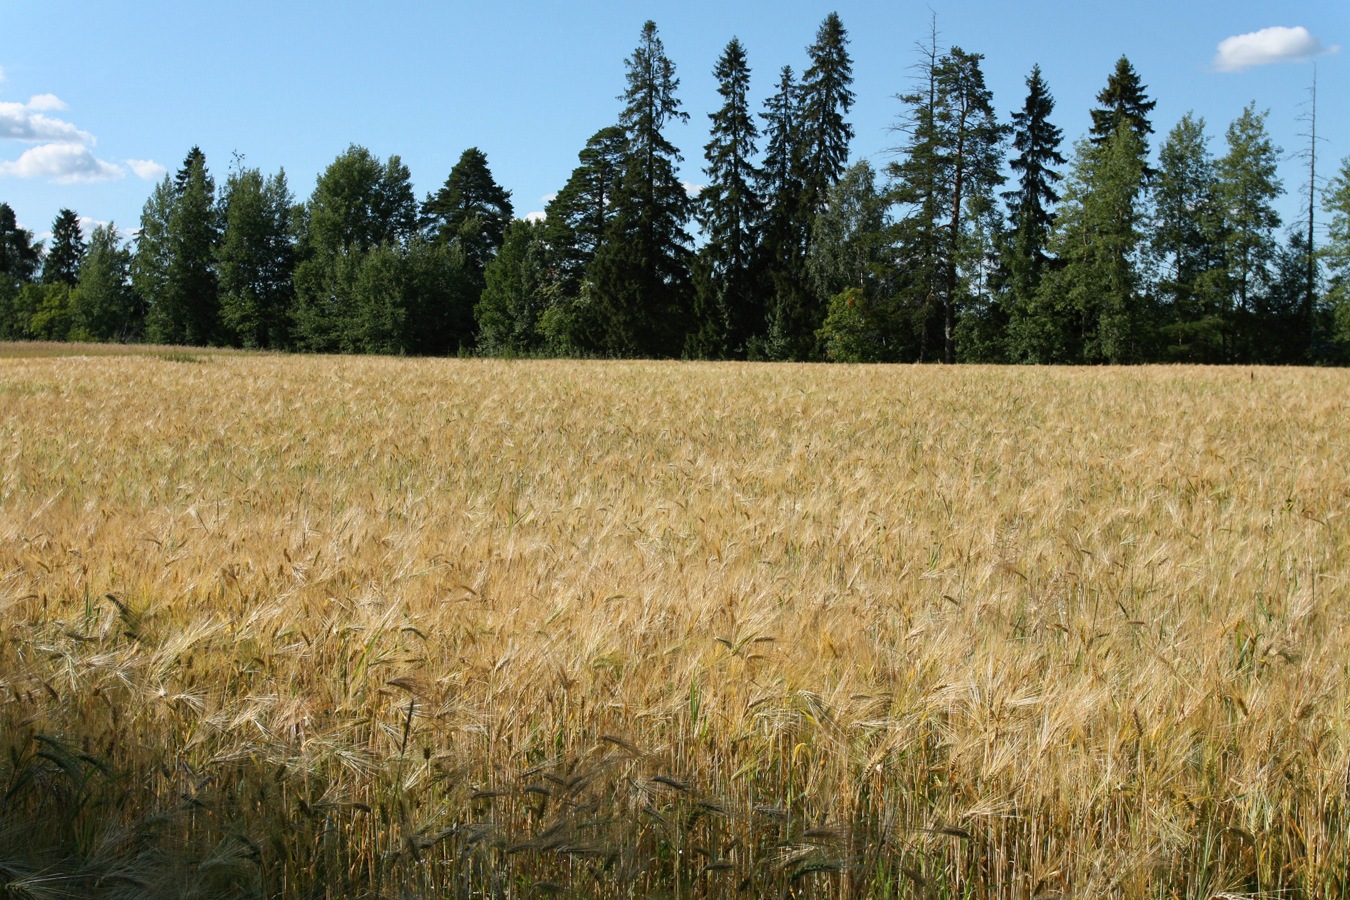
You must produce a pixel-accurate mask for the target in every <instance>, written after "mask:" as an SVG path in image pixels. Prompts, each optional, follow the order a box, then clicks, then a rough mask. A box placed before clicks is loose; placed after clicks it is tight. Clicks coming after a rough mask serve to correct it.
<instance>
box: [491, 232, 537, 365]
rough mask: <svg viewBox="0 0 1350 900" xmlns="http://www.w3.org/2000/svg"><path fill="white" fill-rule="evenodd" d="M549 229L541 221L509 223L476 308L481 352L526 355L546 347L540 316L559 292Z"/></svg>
mask: <svg viewBox="0 0 1350 900" xmlns="http://www.w3.org/2000/svg"><path fill="white" fill-rule="evenodd" d="M546 232H547V228H546V226H545V225H544V224H543V223H541V222H526V221H521V220H517V221H514V222H512V223H511V224H510V225H508V226H507V227H506V240H505V243H503V244H502V248H501V252H499V253H498V254H497V256H496V258H495V259H493V260H492V262H490V263H488V267H487V273H486V282H487V284H486V287H485V288H484V290H483V294H482V297H481V298H480V299H479V301H478V305H477V307H476V308H475V310H474V313H475V318H476V319H477V321H478V349H479V351H480V352H482V353H488V354H496V355H507V356H521V355H527V354H534V353H538V352H540V351H541V350H542V349H543V344H544V336H543V334H542V333H541V332H540V330H539V319H540V317H541V316H542V315H543V314H544V311H545V310H546V309H547V308H548V306H549V301H550V299H551V298H552V292H553V285H552V283H551V280H550V278H549V272H548V244H547V242H546V238H545V234H546Z"/></svg>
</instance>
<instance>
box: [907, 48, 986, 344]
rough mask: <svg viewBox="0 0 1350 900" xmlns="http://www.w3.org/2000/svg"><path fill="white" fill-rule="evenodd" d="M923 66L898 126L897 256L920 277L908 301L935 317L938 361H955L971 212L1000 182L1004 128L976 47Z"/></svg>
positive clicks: (957, 50)
mask: <svg viewBox="0 0 1350 900" xmlns="http://www.w3.org/2000/svg"><path fill="white" fill-rule="evenodd" d="M925 53H926V54H928V55H927V59H928V61H929V64H928V66H927V67H926V70H925V69H924V67H921V71H922V72H923V75H922V76H921V77H922V78H923V82H922V83H923V84H924V86H925V88H926V89H924V90H921V91H918V92H915V93H913V94H910V95H907V96H906V97H905V98H902V99H903V100H904V101H905V102H906V103H907V104H908V105H909V106H910V108H911V109H910V112H909V114H908V117H907V119H906V123H905V124H904V125H902V126H901V128H902V130H904V131H906V132H907V133H908V134H909V135H910V144H909V147H908V148H907V150H908V151H909V152H908V154H907V156H906V158H905V159H904V160H903V161H902V162H900V163H898V164H897V165H895V166H893V167H892V169H891V174H892V177H893V178H895V179H896V182H897V190H896V194H895V199H896V200H897V202H899V203H900V204H902V206H903V207H904V208H905V210H906V216H905V219H904V220H902V228H901V231H900V237H901V239H902V241H903V242H904V244H905V246H903V247H902V250H901V252H902V254H903V255H904V257H905V258H906V259H907V260H911V261H912V262H913V263H917V265H913V267H912V269H911V271H912V272H913V273H914V274H917V275H919V278H920V279H921V280H914V281H911V283H910V285H909V286H908V291H907V292H908V294H909V295H910V297H911V300H910V301H909V304H908V305H910V306H912V307H913V306H917V307H920V308H923V307H927V308H928V309H932V310H934V311H936V313H937V315H938V318H939V334H940V337H939V340H940V341H941V348H942V350H941V359H942V360H943V361H944V362H949V363H950V362H955V361H956V331H957V321H958V319H959V317H960V315H961V311H962V306H963V302H964V299H965V295H966V290H967V285H966V275H967V273H968V270H969V269H970V268H971V267H972V266H974V265H977V264H978V261H975V260H967V259H964V258H963V255H962V254H963V248H964V247H966V246H969V245H968V242H967V241H966V237H967V230H968V228H969V227H970V225H971V212H972V210H978V209H982V208H984V207H986V206H988V205H989V204H991V203H992V197H993V191H994V189H995V188H997V186H998V185H999V184H1001V183H1002V181H1003V176H1002V175H1001V174H1000V172H999V169H1000V165H1001V162H1002V143H1003V140H1004V137H1005V135H1006V128H1004V126H1002V125H1000V124H999V123H998V121H997V119H996V117H995V115H994V111H993V97H992V94H991V93H990V91H989V89H988V88H987V87H986V86H985V83H984V74H983V72H982V70H981V68H980V60H981V59H983V57H982V56H980V55H979V54H978V53H966V52H965V51H963V50H962V49H961V48H960V47H953V48H952V49H951V50H950V51H948V52H947V53H945V54H943V56H942V57H941V58H940V59H937V60H936V62H933V61H932V60H933V56H932V55H931V53H929V51H928V50H925Z"/></svg>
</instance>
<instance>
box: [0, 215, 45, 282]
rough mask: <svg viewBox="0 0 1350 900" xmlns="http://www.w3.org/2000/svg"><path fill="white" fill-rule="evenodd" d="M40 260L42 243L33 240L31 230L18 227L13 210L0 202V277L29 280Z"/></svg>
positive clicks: (15, 280)
mask: <svg viewBox="0 0 1350 900" xmlns="http://www.w3.org/2000/svg"><path fill="white" fill-rule="evenodd" d="M41 261H42V245H41V244H36V243H34V242H33V232H31V231H28V230H27V229H24V228H20V227H19V223H18V220H17V219H16V218H15V215H14V210H13V209H12V208H11V207H10V205H9V204H8V203H0V277H6V276H7V277H8V279H9V280H10V281H11V282H20V281H29V280H31V279H32V277H33V275H34V273H36V272H37V270H38V264H39V263H40V262H41Z"/></svg>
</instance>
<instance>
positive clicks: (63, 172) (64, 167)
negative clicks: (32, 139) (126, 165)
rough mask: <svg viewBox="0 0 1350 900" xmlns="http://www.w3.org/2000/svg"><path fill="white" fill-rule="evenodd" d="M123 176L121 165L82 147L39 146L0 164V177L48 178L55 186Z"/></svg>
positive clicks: (68, 145)
mask: <svg viewBox="0 0 1350 900" xmlns="http://www.w3.org/2000/svg"><path fill="white" fill-rule="evenodd" d="M125 174H126V173H125V172H124V171H123V170H122V168H121V167H120V166H115V165H113V164H112V163H110V162H104V161H103V160H101V159H99V158H97V157H96V156H94V154H93V152H92V151H91V150H90V149H89V148H88V147H86V146H84V145H83V144H42V145H41V146H38V147H34V148H32V149H31V150H27V151H25V152H24V153H23V155H22V156H20V157H19V158H18V159H16V160H13V161H12V162H11V161H0V176H12V177H14V178H47V179H50V180H51V181H54V182H56V183H57V184H84V183H88V182H93V181H111V180H113V179H115V178H121V177H123V176H124V175H125Z"/></svg>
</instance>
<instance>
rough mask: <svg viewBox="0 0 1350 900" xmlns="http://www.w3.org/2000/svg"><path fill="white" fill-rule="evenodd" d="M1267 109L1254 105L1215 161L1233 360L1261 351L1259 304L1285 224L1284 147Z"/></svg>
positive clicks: (1239, 120) (1228, 136)
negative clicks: (1278, 206) (1281, 200)
mask: <svg viewBox="0 0 1350 900" xmlns="http://www.w3.org/2000/svg"><path fill="white" fill-rule="evenodd" d="M1266 115H1267V114H1266V113H1257V112H1256V111H1255V108H1254V107H1252V106H1250V105H1249V106H1248V107H1247V108H1246V109H1244V110H1243V111H1242V115H1241V116H1239V117H1238V118H1237V119H1236V120H1235V121H1234V122H1233V123H1232V124H1231V125H1229V126H1228V132H1227V134H1226V139H1227V144H1228V152H1227V153H1225V154H1224V155H1223V156H1221V157H1220V158H1219V159H1218V160H1217V161H1216V163H1215V166H1214V170H1215V192H1216V195H1217V198H1218V202H1219V207H1220V209H1221V210H1222V216H1223V237H1222V248H1223V258H1224V265H1225V275H1226V286H1227V289H1228V291H1227V298H1226V299H1227V307H1228V310H1229V311H1230V313H1231V314H1232V317H1233V322H1234V329H1233V331H1234V339H1235V341H1236V342H1237V346H1235V347H1233V348H1232V352H1230V354H1229V359H1230V361H1231V360H1235V359H1237V358H1243V357H1251V356H1252V355H1253V354H1257V353H1258V352H1259V350H1258V348H1257V345H1258V344H1259V343H1260V342H1262V341H1263V340H1264V331H1265V329H1266V327H1267V324H1268V323H1266V322H1263V321H1262V318H1263V317H1262V316H1261V315H1260V312H1259V310H1258V306H1259V305H1260V304H1261V303H1262V302H1263V299H1262V294H1263V293H1264V292H1265V291H1266V290H1268V289H1269V287H1270V283H1271V277H1272V265H1273V263H1274V261H1275V256H1276V252H1277V249H1278V246H1279V245H1278V241H1277V239H1276V230H1277V229H1278V228H1279V226H1280V216H1279V213H1277V212H1276V211H1275V207H1274V201H1275V199H1276V198H1277V197H1279V196H1280V193H1281V191H1282V187H1281V185H1280V180H1279V178H1278V177H1277V176H1276V169H1277V167H1278V163H1279V156H1280V150H1279V148H1277V147H1276V146H1275V145H1274V144H1273V143H1271V140H1270V137H1269V135H1268V133H1267V132H1266V124H1265V122H1266Z"/></svg>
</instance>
